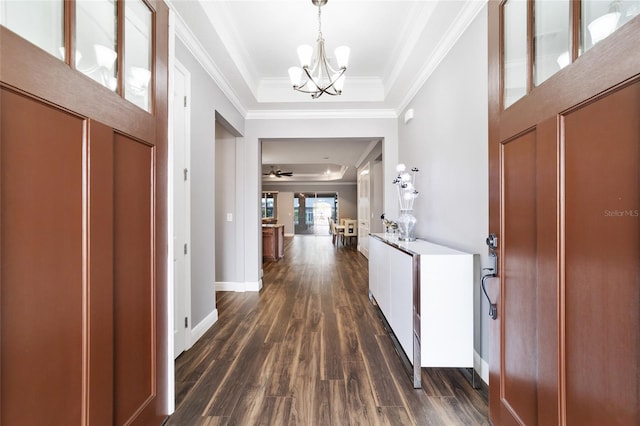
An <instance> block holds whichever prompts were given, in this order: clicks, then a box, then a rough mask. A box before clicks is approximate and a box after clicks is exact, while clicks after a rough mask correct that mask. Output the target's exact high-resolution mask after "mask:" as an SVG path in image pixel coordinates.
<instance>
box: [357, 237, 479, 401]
mask: <svg viewBox="0 0 640 426" xmlns="http://www.w3.org/2000/svg"><path fill="white" fill-rule="evenodd" d="M473 278H474V255H473V254H469V253H463V252H460V251H457V250H454V249H451V248H448V247H445V246H441V245H438V244H433V243H429V242H427V241H423V240H417V241H412V242H402V241H398V240H393V239H390V238H387V237H386V236H385V234H371V238H369V293H370V297H371V298H372V300H373V301H375V303H377V305H378V307H379V308H380V311H381V312H382V314H383V315H384V317H385V319H386V321H387V323H388V325H389V327H390V332H391V334H392V337H395V339H394V341H395V340H397V342H398V343H399V346H400V348H401V349H402V351H403V352H404V354H405V355H406V359H404V361H405V362H406V361H408V362H409V363H410V364H411V366H410V367H408V368H410V369H412V370H413V385H414V387H416V388H417V387H420V385H421V384H420V367H465V368H471V367H473Z"/></svg>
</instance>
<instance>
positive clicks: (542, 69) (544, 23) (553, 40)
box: [533, 0, 571, 86]
mask: <svg viewBox="0 0 640 426" xmlns="http://www.w3.org/2000/svg"><path fill="white" fill-rule="evenodd" d="M569 5H570V1H569V0H562V1H536V2H535V3H534V7H535V10H534V19H535V28H534V45H535V47H534V49H535V50H534V51H535V59H534V63H535V68H534V70H533V72H534V82H535V85H536V86H537V85H539V84H540V83H542V82H543V81H545V80H546V79H548V78H549V77H551V76H552V75H553V74H555V73H556V72H558V71H559V70H560V69H562V68H564V67H566V66H567V65H569V63H570V62H571V56H570V55H571V53H570V48H571V43H570V40H571V31H570V30H571V27H570V23H571V19H570V8H569Z"/></svg>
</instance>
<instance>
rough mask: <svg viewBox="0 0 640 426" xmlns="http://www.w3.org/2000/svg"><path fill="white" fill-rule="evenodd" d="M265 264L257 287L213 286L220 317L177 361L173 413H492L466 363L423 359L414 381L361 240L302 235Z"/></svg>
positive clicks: (449, 419)
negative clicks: (415, 383) (354, 244)
mask: <svg viewBox="0 0 640 426" xmlns="http://www.w3.org/2000/svg"><path fill="white" fill-rule="evenodd" d="M263 266H264V277H263V289H262V291H261V292H260V293H259V294H258V293H232V292H218V293H217V307H218V314H219V320H218V322H217V323H216V324H215V325H214V326H213V327H212V328H211V329H210V330H209V331H208V332H207V333H206V334H205V336H204V337H203V338H202V339H200V341H198V342H197V343H196V344H195V345H194V346H193V347H192V348H191V349H189V350H188V351H187V352H185V353H183V354H182V355H180V357H178V359H177V360H176V412H175V413H174V414H173V415H172V416H171V417H170V418H169V420H168V422H167V424H169V425H180V426H191V425H487V424H489V421H488V416H487V414H488V408H487V389H486V387H484V388H483V389H482V390H474V389H473V388H472V387H471V385H470V383H469V381H468V380H467V378H466V377H465V376H464V375H463V372H462V371H461V370H458V369H425V368H423V369H422V383H423V388H422V389H413V388H412V386H411V381H410V379H409V376H408V375H407V373H406V372H405V370H404V369H403V367H402V363H401V361H400V359H399V358H398V356H397V354H396V353H395V352H394V349H393V346H392V344H391V339H390V338H389V336H388V335H387V333H386V332H385V330H384V327H383V325H382V322H381V320H380V318H379V317H378V314H377V310H376V309H375V308H374V306H373V305H372V304H371V302H370V301H369V298H368V268H367V260H366V258H365V257H364V256H362V255H361V254H360V253H358V252H357V251H356V250H355V249H354V248H349V247H343V246H342V245H340V246H339V247H337V248H336V247H334V246H333V245H332V244H331V238H330V237H326V236H297V237H294V238H287V239H286V247H285V257H284V259H281V260H280V261H279V262H269V263H265V264H264V265H263Z"/></svg>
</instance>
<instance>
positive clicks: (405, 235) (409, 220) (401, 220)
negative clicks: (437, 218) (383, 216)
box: [396, 210, 416, 241]
mask: <svg viewBox="0 0 640 426" xmlns="http://www.w3.org/2000/svg"><path fill="white" fill-rule="evenodd" d="M396 222H397V224H398V231H399V232H400V237H399V239H400V240H401V241H415V240H416V237H415V233H414V229H415V226H416V218H415V217H414V216H413V210H400V217H398V220H397V221H396Z"/></svg>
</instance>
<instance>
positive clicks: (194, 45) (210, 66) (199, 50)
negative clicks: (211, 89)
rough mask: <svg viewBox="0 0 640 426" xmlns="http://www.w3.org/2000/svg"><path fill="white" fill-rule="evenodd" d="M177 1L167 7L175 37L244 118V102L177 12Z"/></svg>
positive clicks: (245, 110)
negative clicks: (175, 5)
mask: <svg viewBox="0 0 640 426" xmlns="http://www.w3.org/2000/svg"><path fill="white" fill-rule="evenodd" d="M174 1H177V0H172V1H169V0H166V3H167V5H168V6H169V8H170V9H171V13H172V14H173V15H174V18H175V19H174V23H175V35H176V37H177V38H179V39H180V41H181V42H182V43H183V44H184V45H185V46H186V48H187V49H188V50H189V52H191V54H192V55H193V56H194V57H195V58H196V60H197V61H198V62H199V63H200V65H202V67H203V68H204V70H205V71H206V73H207V74H209V76H210V77H211V79H212V80H213V81H214V83H215V84H216V85H217V86H218V87H219V88H220V90H221V91H222V93H224V95H225V96H226V97H227V99H229V102H231V104H232V105H233V106H234V107H235V108H236V109H237V110H238V112H240V114H241V115H242V116H243V117H246V115H247V109H246V108H245V107H244V105H242V102H241V101H240V99H239V98H238V96H237V95H236V93H235V91H234V90H233V88H232V87H231V85H230V84H229V83H228V82H227V80H226V79H225V78H224V75H223V73H222V72H221V71H220V69H219V68H218V66H217V65H216V63H215V62H214V61H213V59H212V58H211V56H209V54H208V53H207V51H206V49H205V48H204V47H203V46H202V44H201V43H200V41H199V40H198V38H197V37H196V36H195V35H194V34H193V32H192V31H191V30H190V29H189V27H188V26H187V24H186V23H185V22H184V19H183V18H182V16H180V14H179V13H178V12H177V11H176V9H175V7H174V6H173V4H172V3H173V2H174Z"/></svg>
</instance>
